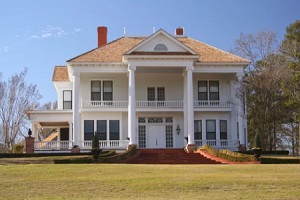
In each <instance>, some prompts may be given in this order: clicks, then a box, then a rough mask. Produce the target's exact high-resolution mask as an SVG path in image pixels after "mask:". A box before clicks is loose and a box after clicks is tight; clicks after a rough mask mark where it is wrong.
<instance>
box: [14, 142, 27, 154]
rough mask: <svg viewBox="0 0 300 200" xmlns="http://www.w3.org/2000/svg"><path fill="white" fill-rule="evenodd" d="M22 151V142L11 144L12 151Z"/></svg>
mask: <svg viewBox="0 0 300 200" xmlns="http://www.w3.org/2000/svg"><path fill="white" fill-rule="evenodd" d="M23 152H24V145H23V144H15V145H14V146H13V153H23Z"/></svg>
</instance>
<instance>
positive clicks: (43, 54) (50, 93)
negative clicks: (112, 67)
mask: <svg viewBox="0 0 300 200" xmlns="http://www.w3.org/2000/svg"><path fill="white" fill-rule="evenodd" d="M299 8H300V1H299V0H151V1H142V0H119V1H117V0H51V1H50V0H48V1H46V0H0V72H1V73H2V79H4V80H6V79H7V78H8V77H10V76H11V75H13V74H14V73H18V72H19V71H21V70H22V69H24V67H27V68H28V75H27V81H28V82H31V83H33V84H36V85H38V89H39V91H40V93H41V94H42V95H43V99H42V100H41V103H46V102H48V101H54V100H56V98H57V96H56V92H55V89H54V87H53V84H52V82H51V79H52V74H53V68H54V66H56V65H65V63H66V60H68V59H70V58H73V57H75V56H77V55H79V54H82V53H84V52H86V51H89V50H91V49H93V48H95V47H97V27H98V26H107V27H108V41H111V40H114V39H117V38H119V37H121V36H123V28H124V27H126V34H127V35H150V34H152V31H153V27H155V29H156V30H158V29H160V28H162V29H164V30H166V31H167V32H169V33H171V34H173V33H174V30H175V28H176V27H184V28H185V33H186V35H187V36H189V37H192V38H195V39H197V40H200V41H202V42H205V43H208V44H210V45H212V46H215V47H218V48H220V49H223V50H226V51H228V50H230V49H232V48H233V46H234V40H235V39H237V38H238V37H239V35H240V33H242V32H243V33H246V34H248V33H257V32H259V31H265V30H272V31H274V32H275V33H277V36H278V39H280V40H282V39H283V37H284V34H285V29H286V27H287V26H288V25H289V24H291V23H294V22H295V21H296V20H297V19H300V11H299Z"/></svg>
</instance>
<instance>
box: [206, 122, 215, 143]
mask: <svg viewBox="0 0 300 200" xmlns="http://www.w3.org/2000/svg"><path fill="white" fill-rule="evenodd" d="M206 139H207V140H215V139H216V120H206Z"/></svg>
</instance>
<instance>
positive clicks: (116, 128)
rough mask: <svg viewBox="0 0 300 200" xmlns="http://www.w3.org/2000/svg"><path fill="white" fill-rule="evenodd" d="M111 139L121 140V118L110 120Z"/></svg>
mask: <svg viewBox="0 0 300 200" xmlns="http://www.w3.org/2000/svg"><path fill="white" fill-rule="evenodd" d="M109 139H110V140H119V139H120V122H119V120H110V121H109Z"/></svg>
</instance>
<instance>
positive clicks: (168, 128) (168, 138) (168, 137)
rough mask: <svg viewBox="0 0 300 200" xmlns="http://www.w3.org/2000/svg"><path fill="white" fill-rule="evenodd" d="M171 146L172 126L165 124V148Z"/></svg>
mask: <svg viewBox="0 0 300 200" xmlns="http://www.w3.org/2000/svg"><path fill="white" fill-rule="evenodd" d="M172 147H173V126H172V125H167V126H166V148H172Z"/></svg>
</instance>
